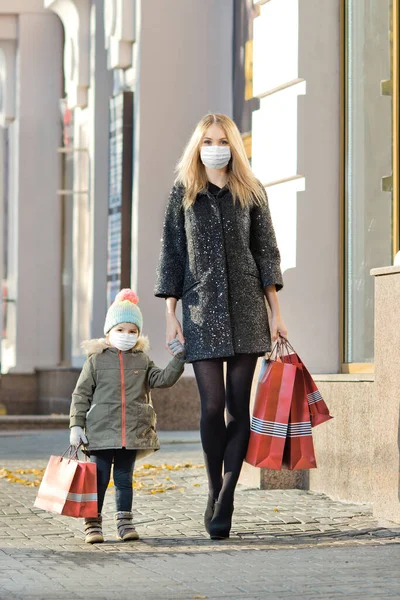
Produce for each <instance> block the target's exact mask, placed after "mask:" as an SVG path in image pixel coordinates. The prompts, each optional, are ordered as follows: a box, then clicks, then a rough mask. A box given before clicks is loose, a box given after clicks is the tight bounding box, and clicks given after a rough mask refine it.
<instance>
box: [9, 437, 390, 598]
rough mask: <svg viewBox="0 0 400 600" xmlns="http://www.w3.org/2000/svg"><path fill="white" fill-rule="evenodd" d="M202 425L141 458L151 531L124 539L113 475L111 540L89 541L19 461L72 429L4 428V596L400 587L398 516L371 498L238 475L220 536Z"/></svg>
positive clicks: (301, 593)
mask: <svg viewBox="0 0 400 600" xmlns="http://www.w3.org/2000/svg"><path fill="white" fill-rule="evenodd" d="M196 436H198V434H197V433H196V432H194V433H193V432H190V434H187V433H186V432H179V434H176V433H175V432H174V433H173V434H170V433H166V435H163V436H162V437H163V438H164V440H163V443H164V446H163V449H162V450H161V451H160V452H158V453H155V454H154V455H152V456H150V457H148V459H146V461H145V462H144V464H141V463H139V464H138V465H137V475H136V478H135V481H134V514H135V522H136V526H137V529H138V531H139V533H140V535H141V537H142V539H141V540H140V541H139V542H134V543H130V544H127V543H125V544H124V543H121V542H117V541H116V540H115V531H114V524H113V521H112V515H113V512H114V506H113V504H114V489H113V487H111V488H110V489H109V491H108V494H107V496H108V497H107V500H106V505H105V510H104V511H103V512H104V515H105V527H104V530H105V535H106V540H107V541H106V543H105V544H100V545H96V546H89V545H86V544H84V543H83V541H82V539H83V528H82V521H81V520H75V519H69V518H66V517H60V516H57V515H51V514H48V513H45V512H43V511H38V510H37V509H33V508H32V504H33V501H34V498H35V495H36V491H37V488H35V487H29V485H27V484H29V482H30V481H33V480H35V479H37V478H38V477H39V476H40V472H39V474H38V473H32V472H25V473H17V472H16V471H20V470H24V469H25V470H32V469H35V470H40V469H42V468H44V467H45V465H46V463H47V459H48V455H49V454H50V453H55V452H57V450H60V449H63V448H64V447H65V445H66V443H67V439H68V437H67V433H66V432H65V431H64V432H63V431H53V432H52V431H46V432H43V433H37V432H35V433H33V432H27V433H25V432H24V433H23V434H22V433H21V434H19V435H15V436H9V435H7V436H5V435H4V436H1V435H0V469H1V468H2V467H4V468H5V469H7V471H0V474H1V473H2V474H3V477H2V478H0V599H1V600H9V599H10V600H11V599H13V600H15V599H17V598H18V599H21V600H31V599H32V600H33V599H35V600H47V599H49V600H50V599H51V600H54V599H55V598H57V599H58V598H60V599H64V598H65V599H67V598H68V599H69V600H78V599H81V598H82V599H83V598H86V599H87V600H91V599H93V600H94V599H96V600H100V599H101V600H103V599H104V600H113V599H114V598H115V599H117V598H118V600H125V599H126V600H128V599H131V598H133V599H135V600H136V599H137V600H150V599H151V600H152V599H158V598H163V599H170V600H175V599H176V600H180V599H191V598H196V597H197V598H207V599H210V600H211V599H216V598H226V599H229V600H236V599H239V598H240V599H242V598H246V599H248V600H251V599H257V600H260V599H267V600H272V599H280V598H282V599H283V598H285V599H286V598H297V597H300V598H310V599H312V598H324V599H325V598H342V599H343V598H364V597H365V596H366V597H370V598H399V596H400V576H399V564H400V546H399V540H400V528H399V527H397V526H394V525H393V524H387V523H377V522H376V521H375V520H374V519H373V518H372V515H371V511H370V508H369V507H368V506H355V505H349V504H342V503H339V502H333V501H331V500H330V499H328V498H326V497H325V496H323V495H319V494H313V493H307V492H303V491H299V490H289V491H278V490H277V491H260V490H250V489H246V488H244V487H243V486H240V487H239V488H238V491H237V494H236V501H235V513H234V525H233V531H232V537H231V538H230V539H229V540H226V541H223V542H212V541H211V540H210V539H209V538H208V536H207V534H206V533H205V531H204V528H203V525H202V513H203V510H204V507H205V501H206V495H207V486H206V476H205V471H204V467H203V465H202V453H201V448H200V445H199V444H198V443H197V442H196V440H197V439H198V437H196ZM177 441H181V442H182V443H172V442H177ZM16 479H17V480H18V479H19V480H21V481H22V483H16V482H15V480H16Z"/></svg>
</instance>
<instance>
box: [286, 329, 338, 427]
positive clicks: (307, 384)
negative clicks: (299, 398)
mask: <svg viewBox="0 0 400 600" xmlns="http://www.w3.org/2000/svg"><path fill="white" fill-rule="evenodd" d="M285 345H286V347H287V349H288V353H287V354H285V355H284V356H282V357H281V360H282V361H283V362H285V363H288V364H291V365H295V366H296V367H297V368H298V369H300V370H301V371H302V372H303V375H304V394H305V396H306V398H307V402H308V408H309V411H310V415H311V426H312V427H316V426H317V425H321V423H325V422H326V421H329V419H333V417H332V416H331V415H330V414H329V409H328V407H327V405H326V403H325V401H324V399H323V397H322V395H321V392H320V391H319V389H318V388H317V386H316V385H315V381H314V380H313V378H312V377H311V375H310V373H309V371H308V369H307V367H306V366H305V364H304V363H303V361H302V360H301V358H300V357H299V355H298V354H297V352H296V351H295V350H294V349H293V347H292V346H291V345H290V344H289V342H288V341H287V340H285Z"/></svg>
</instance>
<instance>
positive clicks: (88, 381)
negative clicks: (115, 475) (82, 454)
mask: <svg viewBox="0 0 400 600" xmlns="http://www.w3.org/2000/svg"><path fill="white" fill-rule="evenodd" d="M148 346H149V345H148V340H147V338H146V337H143V336H141V337H139V339H138V342H137V344H136V346H135V347H134V348H133V349H132V350H129V351H127V352H121V351H120V350H117V348H113V347H111V346H109V345H108V343H107V341H106V340H105V339H98V340H90V341H88V342H85V343H84V344H83V347H84V349H85V351H86V354H87V356H88V358H87V359H86V362H85V364H84V366H83V369H82V372H81V374H80V376H79V379H78V382H77V384H76V387H75V390H74V392H73V394H72V402H71V410H70V422H69V426H70V427H74V426H75V425H79V426H80V427H82V428H84V429H85V432H86V436H87V438H88V442H89V443H88V449H89V450H106V449H112V448H127V449H130V450H137V451H138V452H137V458H143V457H144V456H146V455H147V454H150V453H151V452H153V451H155V450H158V449H159V448H160V442H159V440H158V436H157V433H156V414H155V412H154V409H153V405H152V402H151V396H150V390H151V389H152V388H168V387H172V386H173V385H174V384H175V383H176V382H177V381H178V379H179V378H180V376H181V375H182V373H183V370H184V362H183V361H181V360H179V359H178V358H173V359H172V360H171V361H170V362H169V364H168V365H167V367H166V368H165V369H159V368H158V367H156V366H155V364H154V363H153V362H152V360H151V359H150V358H149V357H148V356H147V354H146V351H147V350H148Z"/></svg>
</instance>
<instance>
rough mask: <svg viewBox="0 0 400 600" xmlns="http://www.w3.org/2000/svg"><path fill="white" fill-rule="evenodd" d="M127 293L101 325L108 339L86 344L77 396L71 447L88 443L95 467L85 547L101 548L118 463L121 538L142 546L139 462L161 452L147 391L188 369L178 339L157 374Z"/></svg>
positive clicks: (135, 307)
mask: <svg viewBox="0 0 400 600" xmlns="http://www.w3.org/2000/svg"><path fill="white" fill-rule="evenodd" d="M137 303H138V297H137V296H136V294H135V293H134V292H133V291H132V290H130V289H124V290H121V292H119V294H117V296H116V298H115V301H114V302H113V304H112V305H111V306H110V308H109V309H108V312H107V316H106V322H105V325H104V334H105V336H106V337H105V338H102V339H98V340H91V341H88V342H84V344H83V347H84V349H85V351H86V354H87V357H88V358H87V359H86V362H85V364H84V366H83V369H82V372H81V374H80V377H79V379H78V382H77V384H76V388H75V391H74V393H73V395H72V403H71V410H70V425H69V426H70V444H71V445H73V446H77V445H79V444H80V443H83V444H85V445H86V446H87V448H88V450H89V451H90V456H91V460H92V461H93V462H95V463H96V465H97V493H98V512H99V514H98V516H97V518H90V519H85V542H87V543H89V544H94V543H99V542H103V541H104V538H103V532H102V517H101V510H102V507H103V502H104V496H105V493H106V490H107V486H108V483H109V481H110V474H111V465H112V463H114V483H115V489H116V498H115V500H116V509H117V512H116V514H115V519H116V523H117V534H118V538H119V539H121V540H123V541H127V540H137V539H139V535H138V533H137V531H136V530H135V527H134V525H133V523H132V474H133V469H134V465H135V460H136V459H138V458H142V457H143V456H146V455H147V454H150V453H151V452H153V451H155V450H158V449H159V448H160V444H159V441H158V437H157V433H156V415H155V412H154V409H153V406H152V402H151V397H150V390H151V389H152V388H168V387H171V386H173V385H174V384H175V383H176V382H177V381H178V379H179V378H180V376H181V375H182V373H183V370H184V364H185V351H184V347H183V346H182V344H181V343H180V342H178V341H177V340H175V341H174V343H173V345H172V346H171V350H172V352H173V354H174V358H172V360H171V361H170V363H169V364H168V366H167V367H166V368H165V369H159V368H158V367H156V366H155V364H154V363H153V362H152V361H151V359H150V358H149V357H148V356H147V354H146V351H147V350H148V346H149V344H148V339H147V338H146V337H143V336H142V335H141V332H142V328H143V317H142V313H141V311H140V309H139V307H138V305H137Z"/></svg>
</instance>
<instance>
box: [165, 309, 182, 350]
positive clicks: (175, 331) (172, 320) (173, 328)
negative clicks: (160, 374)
mask: <svg viewBox="0 0 400 600" xmlns="http://www.w3.org/2000/svg"><path fill="white" fill-rule="evenodd" d="M166 321H167V338H166V346H167V350H168V352H169V353H170V354H172V356H174V353H173V352H172V351H171V348H170V347H169V345H168V344H170V343H171V342H172V341H173V340H175V339H176V338H178V340H179V341H180V343H181V344H184V343H185V339H184V337H183V333H182V327H181V324H180V323H179V321H178V319H177V318H176V316H175V315H174V314H172V313H167V316H166Z"/></svg>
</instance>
